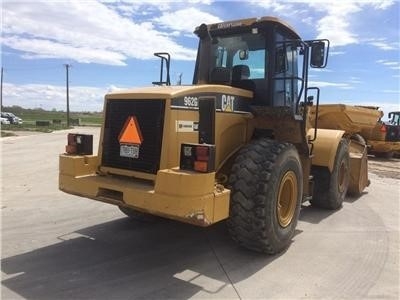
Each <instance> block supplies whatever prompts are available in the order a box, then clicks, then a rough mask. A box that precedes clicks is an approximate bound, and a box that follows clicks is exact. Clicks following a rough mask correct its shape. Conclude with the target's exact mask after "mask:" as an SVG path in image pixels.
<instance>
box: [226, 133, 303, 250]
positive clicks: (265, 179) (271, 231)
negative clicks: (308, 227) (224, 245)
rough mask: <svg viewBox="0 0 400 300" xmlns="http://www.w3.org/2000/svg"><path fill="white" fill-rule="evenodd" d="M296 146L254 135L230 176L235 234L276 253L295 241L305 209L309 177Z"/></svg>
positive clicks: (231, 223) (231, 228)
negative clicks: (305, 180)
mask: <svg viewBox="0 0 400 300" xmlns="http://www.w3.org/2000/svg"><path fill="white" fill-rule="evenodd" d="M302 174H303V173H302V168H301V163H300V159H299V156H298V153H297V150H296V148H295V147H294V146H293V145H291V144H288V143H278V142H276V141H273V140H269V139H265V138H264V139H259V140H254V141H252V142H251V143H249V144H248V145H246V146H244V147H243V148H242V149H241V150H240V151H239V153H238V156H237V157H236V159H235V162H234V164H233V166H232V172H231V175H230V178H229V183H230V187H231V201H230V217H229V219H228V221H227V225H228V230H229V233H230V235H231V237H232V238H233V239H234V240H235V241H236V242H238V243H239V244H240V245H242V246H244V247H246V248H248V249H252V250H256V251H259V252H264V253H268V254H275V253H279V252H281V251H283V250H285V249H286V248H287V247H288V246H289V245H290V242H291V240H292V237H293V235H294V232H295V228H296V225H297V220H298V217H299V212H300V205H301V199H302V193H303V179H302Z"/></svg>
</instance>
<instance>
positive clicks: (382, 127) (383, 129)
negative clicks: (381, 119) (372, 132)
mask: <svg viewBox="0 0 400 300" xmlns="http://www.w3.org/2000/svg"><path fill="white" fill-rule="evenodd" d="M380 131H381V132H386V131H387V130H386V125H385V124H382V126H381V129H380Z"/></svg>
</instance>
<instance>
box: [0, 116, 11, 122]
mask: <svg viewBox="0 0 400 300" xmlns="http://www.w3.org/2000/svg"><path fill="white" fill-rule="evenodd" d="M0 120H1V124H10V121H9V120H8V119H7V118H3V117H0Z"/></svg>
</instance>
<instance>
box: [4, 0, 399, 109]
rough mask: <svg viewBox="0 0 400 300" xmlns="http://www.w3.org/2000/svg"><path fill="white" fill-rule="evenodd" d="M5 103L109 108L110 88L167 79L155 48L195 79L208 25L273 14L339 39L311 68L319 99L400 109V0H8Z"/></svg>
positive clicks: (175, 73)
mask: <svg viewBox="0 0 400 300" xmlns="http://www.w3.org/2000/svg"><path fill="white" fill-rule="evenodd" d="M1 5H2V7H1V11H2V13H1V23H2V28H1V29H2V34H1V40H0V42H1V47H2V48H1V65H2V67H3V106H13V105H18V106H21V107H25V108H43V109H47V110H54V109H55V110H64V111H65V110H66V65H69V66H70V67H69V87H70V89H69V91H70V92H69V98H70V110H71V111H101V110H102V107H103V101H104V95H105V94H106V93H108V92H110V91H114V90H119V89H125V88H133V87H144V86H151V82H153V81H157V80H158V79H159V70H160V62H159V59H157V58H155V57H154V56H153V53H154V52H165V51H166V52H169V53H170V54H171V82H172V84H175V83H176V82H177V81H178V78H179V75H180V74H182V84H191V82H192V78H193V71H194V64H195V59H196V51H197V46H198V39H197V37H196V36H195V35H194V34H193V31H194V29H195V28H196V27H197V26H199V25H200V24H201V23H206V24H210V23H217V22H222V21H228V20H237V19H242V18H252V17H262V16H274V17H278V18H281V19H282V20H284V21H286V22H287V23H289V24H290V25H291V26H292V27H294V28H295V29H296V31H297V32H298V33H299V35H300V36H301V37H302V38H303V39H305V40H309V39H315V38H327V39H329V40H330V43H331V48H330V53H329V60H328V66H327V68H325V69H311V71H310V75H309V86H318V87H320V88H321V96H320V102H321V103H322V104H324V103H326V104H327V103H343V104H352V105H372V106H379V107H381V109H382V110H383V111H384V112H385V114H387V113H388V112H389V111H394V110H400V92H399V90H400V89H399V87H400V83H399V82H400V51H399V50H400V29H399V11H400V3H399V1H397V0H358V1H353V0H348V1H346V0H337V1H326V0H319V1H317V0H316V1H311V0H308V1H305V0H292V1H274V0H264V1H251V0H249V1H212V0H187V1H174V2H170V1H150V0H142V1H133V0H130V1H128V0H118V1H117V0H45V1H41V0H3V1H2V4H1Z"/></svg>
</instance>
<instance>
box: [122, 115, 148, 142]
mask: <svg viewBox="0 0 400 300" xmlns="http://www.w3.org/2000/svg"><path fill="white" fill-rule="evenodd" d="M118 140H119V143H120V144H133V145H141V144H142V142H143V137H142V133H141V131H140V127H139V123H138V121H137V119H136V117H135V116H130V117H128V118H127V119H126V121H125V124H124V127H122V130H121V133H120V134H119V137H118Z"/></svg>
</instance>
